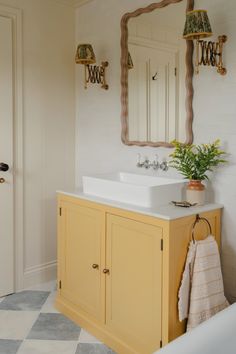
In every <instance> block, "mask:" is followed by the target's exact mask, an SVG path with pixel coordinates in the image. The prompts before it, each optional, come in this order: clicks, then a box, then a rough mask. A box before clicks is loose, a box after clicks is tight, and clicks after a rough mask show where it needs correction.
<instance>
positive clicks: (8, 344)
mask: <svg viewBox="0 0 236 354" xmlns="http://www.w3.org/2000/svg"><path fill="white" fill-rule="evenodd" d="M21 343H22V341H21V340H9V339H0V354H16V353H17V350H18V349H19V347H20V345H21Z"/></svg>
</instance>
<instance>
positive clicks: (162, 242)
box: [161, 238, 164, 251]
mask: <svg viewBox="0 0 236 354" xmlns="http://www.w3.org/2000/svg"><path fill="white" fill-rule="evenodd" d="M163 247H164V241H163V238H162V239H161V251H163Z"/></svg>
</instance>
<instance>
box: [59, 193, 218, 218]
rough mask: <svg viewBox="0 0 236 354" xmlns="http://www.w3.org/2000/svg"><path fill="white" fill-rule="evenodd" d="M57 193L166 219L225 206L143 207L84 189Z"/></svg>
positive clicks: (210, 204) (213, 204)
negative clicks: (97, 194) (87, 192)
mask: <svg viewBox="0 0 236 354" xmlns="http://www.w3.org/2000/svg"><path fill="white" fill-rule="evenodd" d="M57 193H62V194H65V195H68V196H71V197H75V198H80V199H85V200H88V201H91V202H95V203H99V204H105V205H109V206H112V207H114V208H119V209H125V210H129V211H133V212H135V213H140V214H145V215H149V216H154V217H156V218H159V219H164V220H174V219H179V218H183V217H185V216H189V215H196V214H200V213H204V212H207V211H211V210H215V209H222V208H223V205H222V204H217V203H208V204H205V205H202V206H195V207H190V208H183V207H176V206H174V205H172V204H167V205H161V206H159V207H155V208H143V207H140V206H136V205H131V204H127V203H120V202H117V201H114V200H110V199H105V198H100V197H96V196H93V195H90V194H85V193H83V191H82V189H78V190H75V191H72V192H66V191H60V190H59V191H57Z"/></svg>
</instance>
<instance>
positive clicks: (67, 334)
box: [27, 313, 81, 341]
mask: <svg viewBox="0 0 236 354" xmlns="http://www.w3.org/2000/svg"><path fill="white" fill-rule="evenodd" d="M80 330H81V328H80V327H79V326H77V325H76V324H74V322H72V321H71V320H69V319H68V318H66V317H65V316H63V315H61V314H58V313H41V314H40V315H39V317H38V319H37V321H36V322H35V324H34V325H33V327H32V329H31V331H30V333H29V335H28V337H27V339H40V340H73V341H75V340H78V339H79V334H80Z"/></svg>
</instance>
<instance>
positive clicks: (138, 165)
mask: <svg viewBox="0 0 236 354" xmlns="http://www.w3.org/2000/svg"><path fill="white" fill-rule="evenodd" d="M136 166H137V167H143V163H142V162H141V154H137V163H136Z"/></svg>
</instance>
